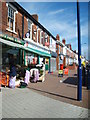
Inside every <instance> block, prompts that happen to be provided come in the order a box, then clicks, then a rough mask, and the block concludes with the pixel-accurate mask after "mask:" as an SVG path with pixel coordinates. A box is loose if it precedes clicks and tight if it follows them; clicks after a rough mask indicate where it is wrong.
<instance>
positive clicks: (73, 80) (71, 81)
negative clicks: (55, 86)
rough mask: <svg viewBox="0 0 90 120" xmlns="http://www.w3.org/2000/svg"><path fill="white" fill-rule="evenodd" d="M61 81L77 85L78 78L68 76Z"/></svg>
mask: <svg viewBox="0 0 90 120" xmlns="http://www.w3.org/2000/svg"><path fill="white" fill-rule="evenodd" d="M63 83H65V84H72V85H77V84H78V78H77V77H68V78H67V79H66V80H64V81H63Z"/></svg>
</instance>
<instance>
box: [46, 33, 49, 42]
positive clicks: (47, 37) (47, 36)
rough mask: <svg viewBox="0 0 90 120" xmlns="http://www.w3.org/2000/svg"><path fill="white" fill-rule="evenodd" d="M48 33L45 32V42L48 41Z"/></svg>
mask: <svg viewBox="0 0 90 120" xmlns="http://www.w3.org/2000/svg"><path fill="white" fill-rule="evenodd" d="M47 39H48V35H47V33H45V42H48V40H47Z"/></svg>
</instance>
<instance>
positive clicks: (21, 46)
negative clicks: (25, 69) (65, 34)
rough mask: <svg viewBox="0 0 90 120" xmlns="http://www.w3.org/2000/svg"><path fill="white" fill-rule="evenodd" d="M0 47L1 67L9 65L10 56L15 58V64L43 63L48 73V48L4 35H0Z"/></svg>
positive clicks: (49, 55)
mask: <svg viewBox="0 0 90 120" xmlns="http://www.w3.org/2000/svg"><path fill="white" fill-rule="evenodd" d="M0 44H1V45H2V65H6V66H8V65H9V59H10V55H15V56H16V64H19V65H22V64H24V65H25V66H28V64H41V63H42V61H43V60H44V61H45V70H46V71H50V58H51V53H50V51H49V48H47V47H44V46H41V45H40V44H37V43H35V42H33V41H30V40H27V39H25V40H20V39H17V38H14V37H10V36H8V35H6V34H0Z"/></svg>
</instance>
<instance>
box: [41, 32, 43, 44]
mask: <svg viewBox="0 0 90 120" xmlns="http://www.w3.org/2000/svg"><path fill="white" fill-rule="evenodd" d="M41 44H43V31H41Z"/></svg>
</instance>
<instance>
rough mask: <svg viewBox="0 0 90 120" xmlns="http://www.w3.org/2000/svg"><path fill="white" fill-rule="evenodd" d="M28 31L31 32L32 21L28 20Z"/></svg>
mask: <svg viewBox="0 0 90 120" xmlns="http://www.w3.org/2000/svg"><path fill="white" fill-rule="evenodd" d="M28 30H31V21H30V20H28Z"/></svg>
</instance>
